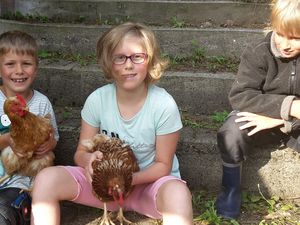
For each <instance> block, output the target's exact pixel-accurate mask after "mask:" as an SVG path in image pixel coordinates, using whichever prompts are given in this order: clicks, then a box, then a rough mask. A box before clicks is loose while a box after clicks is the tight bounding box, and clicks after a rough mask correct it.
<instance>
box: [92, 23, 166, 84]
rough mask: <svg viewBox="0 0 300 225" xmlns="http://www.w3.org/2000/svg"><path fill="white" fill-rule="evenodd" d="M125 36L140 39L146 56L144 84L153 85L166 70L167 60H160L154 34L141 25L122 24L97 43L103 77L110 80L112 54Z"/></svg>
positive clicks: (98, 58)
mask: <svg viewBox="0 0 300 225" xmlns="http://www.w3.org/2000/svg"><path fill="white" fill-rule="evenodd" d="M126 35H132V36H134V37H138V38H140V39H141V43H142V45H143V48H144V49H145V50H146V53H147V55H148V57H147V61H148V74H147V77H146V79H145V82H146V83H147V84H152V83H155V82H156V81H158V80H159V79H160V77H161V75H162V72H163V71H164V70H165V69H166V68H167V66H168V60H167V59H162V58H161V53H160V48H159V44H158V42H157V39H156V37H155V35H154V32H153V31H152V30H151V29H149V28H148V27H147V26H145V25H143V24H140V23H132V22H127V23H123V24H121V25H118V26H116V27H113V28H111V29H109V30H108V31H107V32H105V33H104V34H103V35H102V37H101V38H100V39H99V41H98V43H97V61H98V63H99V65H100V67H101V68H102V70H103V72H104V75H105V77H106V78H107V79H108V80H112V73H111V68H112V54H113V52H114V50H115V49H116V47H117V45H118V44H119V43H120V42H121V40H122V39H123V38H124V37H125V36H126Z"/></svg>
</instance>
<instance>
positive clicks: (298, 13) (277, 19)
mask: <svg viewBox="0 0 300 225" xmlns="http://www.w3.org/2000/svg"><path fill="white" fill-rule="evenodd" d="M272 3H273V5H272V11H271V26H272V29H273V30H275V31H279V32H282V33H284V34H288V35H300V1H299V0H273V1H272Z"/></svg>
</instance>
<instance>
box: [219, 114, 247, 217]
mask: <svg viewBox="0 0 300 225" xmlns="http://www.w3.org/2000/svg"><path fill="white" fill-rule="evenodd" d="M237 118H238V117H237V116H236V114H235V113H234V112H233V113H231V115H230V116H229V118H228V119H227V120H226V121H225V123H224V124H223V126H222V127H221V128H220V130H219V132H218V134H217V143H218V148H219V151H220V153H221V157H222V160H223V174H222V191H221V192H220V193H219V195H218V197H217V201H216V208H217V213H218V214H219V215H221V216H223V217H225V218H236V217H238V216H239V214H240V208H241V173H240V172H241V167H240V163H241V162H242V161H243V160H245V158H246V156H247V152H248V151H249V149H250V148H251V147H252V146H251V139H250V137H248V135H247V130H245V131H244V130H242V131H241V130H240V129H239V126H241V124H237V123H236V122H235V120H236V119H237Z"/></svg>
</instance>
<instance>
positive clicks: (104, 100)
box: [81, 84, 182, 178]
mask: <svg viewBox="0 0 300 225" xmlns="http://www.w3.org/2000/svg"><path fill="white" fill-rule="evenodd" d="M81 116H82V119H83V120H84V121H85V122H86V123H88V124H89V125H91V126H93V127H99V128H100V130H101V132H102V133H105V134H107V135H108V136H110V137H118V138H120V139H121V140H123V141H124V142H126V143H127V144H129V145H130V146H131V148H132V150H133V152H134V154H135V156H136V158H137V160H138V164H139V166H140V169H141V170H143V169H145V168H147V167H149V166H150V165H152V164H153V163H154V161H155V139H156V136H157V135H164V134H169V133H173V132H175V131H178V130H180V129H181V128H182V122H181V118H180V113H179V110H178V107H177V105H176V102H175V101H174V99H173V97H172V96H171V95H170V94H169V93H167V91H166V90H165V89H163V88H160V87H157V86H155V85H152V86H149V89H148V94H147V98H146V101H145V103H144V105H143V107H142V109H141V110H140V111H139V112H138V113H137V114H136V115H135V116H134V117H133V118H131V119H129V120H125V119H123V118H122V117H121V115H120V112H119V109H118V106H117V98H116V87H115V85H114V84H108V85H105V86H103V87H101V88H98V89H97V90H95V91H94V92H93V93H92V94H90V96H89V97H88V98H87V100H86V102H85V104H84V107H83V109H82V111H81ZM165 148H168V146H165ZM171 175H174V176H176V177H179V178H180V172H179V163H178V159H177V157H176V155H175V156H174V159H173V167H172V172H171Z"/></svg>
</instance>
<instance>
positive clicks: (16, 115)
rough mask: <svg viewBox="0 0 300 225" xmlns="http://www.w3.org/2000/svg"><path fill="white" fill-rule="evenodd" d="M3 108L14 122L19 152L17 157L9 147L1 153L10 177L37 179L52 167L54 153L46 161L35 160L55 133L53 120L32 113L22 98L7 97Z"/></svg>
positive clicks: (49, 154)
mask: <svg viewBox="0 0 300 225" xmlns="http://www.w3.org/2000/svg"><path fill="white" fill-rule="evenodd" d="M3 109H4V112H5V114H7V116H8V118H9V119H10V121H11V127H10V136H11V138H12V140H13V143H14V149H15V151H17V152H16V153H17V154H15V153H14V152H13V151H12V149H11V147H7V148H5V149H4V150H3V151H2V153H1V159H2V163H3V165H4V167H5V170H6V172H7V174H8V175H12V174H14V173H18V174H21V175H25V176H35V175H36V174H37V173H38V172H39V171H40V170H41V169H43V168H45V167H47V166H51V165H53V160H54V153H53V152H52V151H51V152H48V153H46V154H45V155H44V156H43V158H38V159H37V158H34V157H33V154H34V152H35V150H36V149H37V148H38V147H39V146H40V145H41V144H43V143H44V142H45V141H46V140H48V139H49V137H50V135H51V133H52V132H53V128H52V126H51V123H50V120H49V119H48V118H44V117H41V116H36V115H34V114H33V113H31V112H29V111H28V107H27V106H26V101H25V100H24V98H23V97H22V96H20V95H17V96H15V97H10V98H7V99H6V101H5V102H4V106H3Z"/></svg>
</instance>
